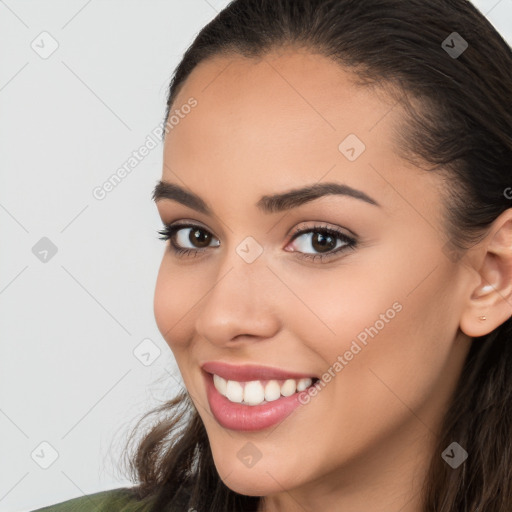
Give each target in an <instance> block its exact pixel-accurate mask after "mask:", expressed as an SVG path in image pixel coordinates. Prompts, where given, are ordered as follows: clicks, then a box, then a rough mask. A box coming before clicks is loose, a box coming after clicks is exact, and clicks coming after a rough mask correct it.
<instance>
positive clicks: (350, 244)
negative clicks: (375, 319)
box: [158, 224, 357, 262]
mask: <svg viewBox="0 0 512 512" xmlns="http://www.w3.org/2000/svg"><path fill="white" fill-rule="evenodd" d="M185 228H193V229H195V230H200V231H204V232H206V233H210V232H209V231H208V230H207V229H205V228H203V227H202V226H198V225H197V224H164V229H161V230H159V231H158V233H159V234H160V236H159V237H158V238H159V239H160V240H163V241H167V240H170V248H171V251H172V252H173V253H174V254H175V255H176V256H177V257H187V256H189V255H192V254H194V256H197V255H198V254H199V253H201V252H203V251H204V250H205V249H188V248H186V249H184V248H182V247H180V246H178V245H176V243H175V241H174V236H175V235H176V233H177V232H178V231H179V230H181V229H185ZM305 233H322V234H324V235H328V236H332V237H334V238H336V239H339V240H341V241H342V242H344V243H345V245H344V246H342V247H339V248H337V249H335V250H332V251H331V252H328V253H325V254H322V253H320V254H307V253H301V252H299V251H292V252H297V254H298V255H299V257H300V258H301V259H304V260H311V261H316V260H320V261H321V262H324V261H326V260H328V259H330V258H331V257H333V256H334V255H336V254H338V253H339V252H343V251H346V250H353V249H355V247H356V245H357V241H356V240H354V239H353V238H351V237H349V236H347V235H345V234H344V233H342V232H341V231H338V230H337V229H335V228H330V227H327V226H320V225H315V226H311V227H309V228H306V229H300V228H297V229H295V230H294V232H293V235H292V238H291V240H290V242H288V243H291V242H293V241H294V240H295V239H296V238H298V237H299V236H300V235H303V234H305ZM210 234H211V233H210Z"/></svg>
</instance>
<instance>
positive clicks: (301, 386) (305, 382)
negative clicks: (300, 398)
mask: <svg viewBox="0 0 512 512" xmlns="http://www.w3.org/2000/svg"><path fill="white" fill-rule="evenodd" d="M312 382H313V381H312V380H311V379H310V378H309V377H308V378H307V379H300V380H299V382H297V391H304V390H305V389H307V388H309V386H311V383H312Z"/></svg>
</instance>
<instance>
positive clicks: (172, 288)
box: [153, 254, 205, 348]
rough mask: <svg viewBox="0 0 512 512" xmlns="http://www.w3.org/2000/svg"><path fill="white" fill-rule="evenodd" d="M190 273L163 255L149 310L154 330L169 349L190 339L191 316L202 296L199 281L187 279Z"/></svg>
mask: <svg viewBox="0 0 512 512" xmlns="http://www.w3.org/2000/svg"><path fill="white" fill-rule="evenodd" d="M190 272H191V270H190V269H184V270H180V269H178V268H177V266H176V265H173V264H172V262H171V261H170V257H169V255H167V254H166V255H164V257H163V260H162V263H161V264H160V269H159V271H158V277H157V280H156V285H155V294H154V300H153V311H154V315H155V320H156V324H157V326H158V329H159V330H160V332H161V334H162V336H163V338H164V339H165V341H166V342H167V343H168V345H169V346H170V347H171V348H173V347H179V346H181V345H183V344H185V343H187V340H189V339H190V336H191V331H190V323H191V322H190V319H191V314H193V309H194V306H195V305H196V304H198V303H200V301H201V297H202V296H203V295H204V293H205V290H204V289H203V288H202V287H201V285H200V283H201V279H200V278H197V279H196V278H195V277H194V278H193V279H190ZM194 276H196V274H194Z"/></svg>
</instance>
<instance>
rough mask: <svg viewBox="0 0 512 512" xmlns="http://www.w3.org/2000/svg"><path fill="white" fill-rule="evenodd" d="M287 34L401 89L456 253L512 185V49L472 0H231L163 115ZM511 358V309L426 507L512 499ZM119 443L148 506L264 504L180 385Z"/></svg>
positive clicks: (477, 350)
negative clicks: (232, 479) (240, 490)
mask: <svg viewBox="0 0 512 512" xmlns="http://www.w3.org/2000/svg"><path fill="white" fill-rule="evenodd" d="M453 32H457V33H458V34H459V35H460V36H462V38H463V39H464V40H465V41H466V42H467V45H468V46H467V48H466V49H465V51H463V53H462V54H460V55H456V56H455V55H453V54H450V53H449V48H453V47H454V46H455V43H454V42H453V41H454V40H453V37H458V36H454V35H453ZM450 37H452V40H450ZM443 41H448V42H449V44H448V45H446V44H445V43H443ZM457 41H460V39H458V40H457ZM458 44H460V43H458ZM283 45H286V46H290V47H301V48H306V49H310V50H311V51H313V52H315V53H318V54H321V55H324V56H327V57H329V58H331V59H333V60H334V61H336V62H338V63H339V64H340V66H342V67H344V68H345V69H348V70H350V71H352V72H353V73H354V76H355V77H357V78H358V80H359V83H360V84H361V86H365V85H371V84H373V85H377V86H379V87H385V88H386V90H387V91H388V92H389V94H391V95H394V97H395V98H396V100H397V102H400V105H401V107H402V108H403V112H404V116H403V119H404V120H403V129H402V130H401V132H400V134H399V145H398V147H399V151H400V154H401V156H403V157H404V158H405V159H408V160H409V161H411V162H414V163H416V164H421V165H422V166H425V164H427V165H426V166H428V167H429V169H428V171H427V170H425V172H439V173H443V176H445V178H446V180H445V184H446V189H445V190H444V192H446V194H445V200H444V205H445V212H444V213H445V215H444V219H445V225H444V227H445V230H444V231H445V233H444V234H445V236H446V240H447V248H448V250H447V252H446V254H447V257H454V255H455V257H457V258H460V257H463V254H464V251H465V250H467V249H468V248H469V247H470V246H471V245H472V244H474V243H476V242H478V241H479V240H480V239H481V237H482V236H484V235H485V231H486V229H487V228H488V227H489V226H490V224H491V223H492V222H493V221H494V220H495V219H496V218H497V217H498V216H499V215H500V214H501V213H502V212H503V211H505V210H506V209H507V208H509V207H510V206H511V204H510V199H509V198H508V197H507V194H505V193H504V191H505V190H506V189H507V187H509V186H511V185H512V172H511V171H512V114H511V109H512V52H511V49H510V47H509V46H508V45H507V43H506V42H505V41H504V40H503V39H502V37H501V36H500V35H499V34H498V33H497V31H496V30H495V29H494V27H493V26H492V25H491V24H490V23H489V22H488V21H487V19H486V18H485V17H484V16H483V15H482V14H481V13H480V12H479V11H478V10H477V9H476V8H475V7H474V6H473V5H472V4H471V3H470V2H469V1H466V0H428V1H425V0H234V1H232V2H231V3H230V4H229V5H228V6H227V7H226V8H225V9H224V10H222V11H221V12H220V13H219V14H218V15H217V16H216V17H215V18H214V19H213V20H212V21H211V22H210V23H208V24H207V25H206V26H205V27H204V28H203V29H202V30H201V31H200V32H199V34H198V35H197V37H196V38H195V40H194V41H193V43H192V44H191V46H190V47H189V48H188V49H187V51H186V52H185V54H184V56H183V58H182V60H181V62H180V63H179V65H178V67H177V68H176V70H175V72H174V75H173V78H172V80H171V83H170V86H169V94H168V101H167V111H166V113H165V120H167V118H168V115H169V112H170V111H171V108H172V106H173V103H174V101H175V98H176V96H177V94H178V92H179V91H180V88H181V87H182V86H183V84H184V83H185V81H186V79H187V77H188V76H189V74H190V73H191V71H192V70H193V69H194V68H195V67H196V66H197V65H198V64H199V63H200V62H202V61H204V60H205V59H208V58H210V57H212V56H217V55H229V54H239V55H243V56H245V57H247V58H253V57H264V56H265V54H266V53H267V52H269V51H271V50H273V49H276V48H278V47H280V46H283ZM447 46H448V47H447ZM459 47H460V46H459ZM511 370H512V324H511V320H510V319H509V320H507V321H506V322H505V323H503V324H502V325H501V326H499V327H498V328H497V329H495V330H494V331H493V332H491V333H490V334H488V335H487V336H482V337H481V338H479V339H475V340H474V341H473V342H472V347H471V350H470V352H469V354H468V357H467V359H466V361H465V366H464V369H463V372H462V374H461V377H460V381H459V383H458V388H457V389H456V391H455V393H454V395H453V399H452V403H451V404H450V407H449V409H448V412H447V414H446V417H445V421H444V425H443V428H442V431H441V435H440V436H439V439H438V447H437V450H436V451H435V452H434V453H433V456H432V462H431V468H430V473H429V476H428V478H427V480H426V482H425V489H424V491H425V499H424V505H423V510H424V512H433V511H435V512H477V511H478V512H510V510H512V486H511V482H512V371H511ZM151 415H155V416H156V418H157V420H156V422H155V423H154V424H153V425H152V426H151V427H150V428H149V429H147V432H145V434H144V436H143V438H142V440H140V441H138V442H137V444H136V445H135V448H134V450H133V453H130V446H131V445H130V443H131V442H132V441H134V439H135V432H136V431H138V428H139V426H140V425H141V422H142V420H144V419H146V418H147V417H150V416H151ZM453 441H456V442H458V443H459V444H460V445H461V446H462V447H464V449H465V450H466V451H467V452H468V453H469V457H468V459H467V460H466V462H465V463H464V464H462V465H461V466H459V467H458V468H457V469H452V468H451V467H449V466H448V464H446V463H445V462H444V460H442V458H441V453H442V452H443V450H444V449H445V448H446V447H447V446H449V445H450V444H451V443H452V442H453ZM125 455H126V457H127V459H126V460H127V461H128V466H129V469H128V471H129V473H130V477H131V478H132V480H133V481H135V482H137V486H136V487H134V488H133V492H134V494H135V495H136V496H137V498H138V499H140V503H141V504H142V503H144V504H147V505H148V507H150V508H147V510H151V511H157V510H158V511H162V510H180V511H185V510H188V509H189V508H193V509H195V510H197V511H198V512H204V511H208V512H235V511H243V512H247V511H256V510H257V508H258V504H259V502H260V499H261V498H259V497H249V496H242V495H239V494H237V493H235V492H233V491H232V490H230V489H229V488H228V487H226V486H225V485H224V483H223V482H222V481H221V479H220V477H219V475H218V473H217V471H216V469H215V466H214V463H213V459H212V453H211V450H210V446H209V443H208V438H207V435H206V431H205V428H204V425H203V423H202V420H201V419H200V417H199V415H198V413H197V411H196V410H195V408H194V405H193V403H192V401H191V400H190V397H189V396H188V394H187V392H186V390H183V391H182V392H181V393H180V394H179V395H178V396H177V397H175V398H173V399H172V400H170V401H169V402H166V403H164V404H163V405H161V406H160V407H158V408H157V409H154V410H152V411H149V412H148V413H146V414H145V415H144V417H143V418H142V419H141V420H140V421H139V423H138V424H137V427H136V428H135V429H134V431H133V432H132V435H131V436H130V438H129V440H128V443H127V445H126V451H125Z"/></svg>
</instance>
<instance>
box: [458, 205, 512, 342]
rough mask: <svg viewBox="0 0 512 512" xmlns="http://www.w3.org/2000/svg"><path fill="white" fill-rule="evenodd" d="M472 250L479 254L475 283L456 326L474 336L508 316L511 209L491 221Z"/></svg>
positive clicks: (511, 273) (510, 310) (511, 265)
mask: <svg viewBox="0 0 512 512" xmlns="http://www.w3.org/2000/svg"><path fill="white" fill-rule="evenodd" d="M473 249H476V251H477V252H478V255H479V257H478V259H477V261H478V262H479V265H480V266H479V270H478V272H477V273H478V279H477V280H478V285H477V286H476V287H474V288H472V289H471V290H470V297H468V302H467V305H466V307H465V308H464V310H463V312H462V316H461V320H460V329H461V330H462V331H463V332H464V333H465V334H467V335H468V336H470V337H478V336H485V335H486V334H489V333H490V332H492V331H493V330H494V329H496V328H497V327H499V326H500V325H501V324H502V323H504V322H505V321H506V320H507V319H508V318H510V316H511V315H512V208H509V209H508V210H505V211H504V212H503V213H502V214H501V215H500V216H499V217H498V218H497V219H496V220H495V221H494V222H493V223H492V225H491V227H490V231H489V234H488V235H487V236H486V237H485V239H484V240H482V241H481V242H479V243H478V244H477V245H476V246H475V248H472V249H471V251H473ZM484 318H485V319H484Z"/></svg>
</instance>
